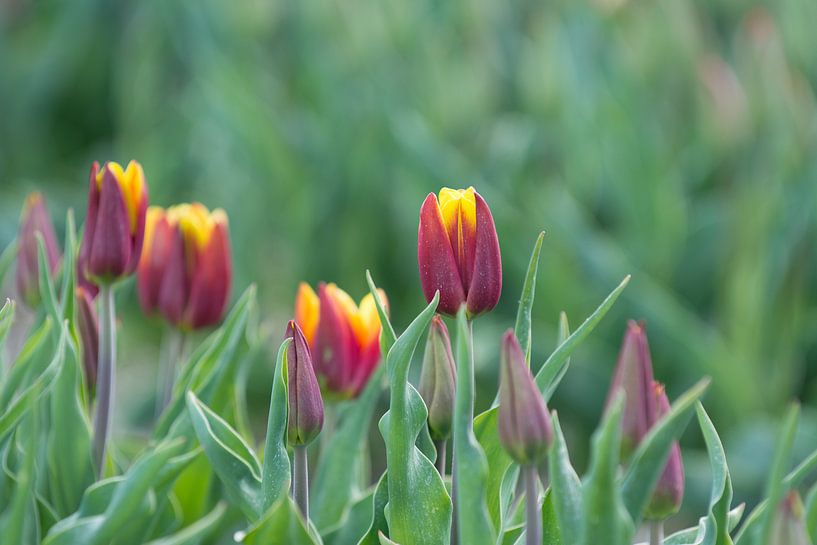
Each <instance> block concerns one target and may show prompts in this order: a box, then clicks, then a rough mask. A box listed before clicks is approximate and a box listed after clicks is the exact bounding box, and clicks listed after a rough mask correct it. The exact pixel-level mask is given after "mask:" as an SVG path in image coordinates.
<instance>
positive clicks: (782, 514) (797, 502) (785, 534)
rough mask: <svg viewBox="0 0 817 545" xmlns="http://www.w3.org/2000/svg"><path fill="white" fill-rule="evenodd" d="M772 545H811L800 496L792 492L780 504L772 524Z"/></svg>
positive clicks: (770, 541)
mask: <svg viewBox="0 0 817 545" xmlns="http://www.w3.org/2000/svg"><path fill="white" fill-rule="evenodd" d="M769 543H770V544H771V545H811V543H812V542H811V539H810V538H809V535H808V529H807V526H806V521H805V509H804V508H803V502H802V500H801V499H800V495H799V494H798V493H797V491H795V490H792V491H791V492H789V493H788V494H787V495H786V497H785V498H784V499H783V501H782V502H780V505H779V506H778V508H777V512H776V513H775V518H774V522H773V523H772V536H771V539H770V540H769Z"/></svg>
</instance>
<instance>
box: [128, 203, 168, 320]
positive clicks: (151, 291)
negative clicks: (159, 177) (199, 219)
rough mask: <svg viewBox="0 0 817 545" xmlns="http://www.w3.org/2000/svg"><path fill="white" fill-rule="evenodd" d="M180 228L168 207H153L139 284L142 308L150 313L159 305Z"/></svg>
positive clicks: (148, 215)
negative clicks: (172, 220)
mask: <svg viewBox="0 0 817 545" xmlns="http://www.w3.org/2000/svg"><path fill="white" fill-rule="evenodd" d="M175 236H176V231H175V229H173V227H171V225H170V223H169V222H168V221H167V218H166V216H165V213H164V210H163V209H161V208H159V207H157V206H152V207H151V208H150V210H148V213H147V223H146V228H145V245H144V248H143V251H142V256H141V257H140V259H139V269H138V271H137V284H138V288H139V304H140V305H141V307H142V311H143V312H145V313H146V314H150V313H152V312H154V311H156V309H157V308H158V307H159V297H160V295H161V289H162V278H163V276H164V272H165V268H166V267H167V264H168V262H169V259H170V251H171V249H172V246H173V241H174V237H175Z"/></svg>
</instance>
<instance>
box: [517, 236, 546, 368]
mask: <svg viewBox="0 0 817 545" xmlns="http://www.w3.org/2000/svg"><path fill="white" fill-rule="evenodd" d="M544 239H545V233H544V231H542V232H541V233H539V236H538V237H536V243H535V244H534V245H533V252H531V256H530V262H529V263H528V272H527V274H525V283H524V284H523V285H522V295H521V296H520V298H519V307H518V309H517V311H516V325H515V326H514V334H515V335H516V338H517V340H518V341H519V346H521V347H522V351H523V352H524V353H525V360H526V361H527V362H528V366H530V354H531V344H532V343H531V321H532V320H531V311H532V309H533V297H534V295H535V292H536V273H537V271H538V270H539V253H540V252H541V251H542V241H543V240H544Z"/></svg>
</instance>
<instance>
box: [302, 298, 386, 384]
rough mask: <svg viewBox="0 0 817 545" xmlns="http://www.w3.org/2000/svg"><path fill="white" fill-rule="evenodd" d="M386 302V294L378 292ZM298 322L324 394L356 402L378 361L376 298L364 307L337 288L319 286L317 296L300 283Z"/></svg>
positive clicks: (378, 338) (378, 335)
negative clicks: (354, 398) (353, 399)
mask: <svg viewBox="0 0 817 545" xmlns="http://www.w3.org/2000/svg"><path fill="white" fill-rule="evenodd" d="M379 293H380V297H381V299H382V300H383V301H384V303H385V302H386V294H385V293H383V291H382V290H380V292H379ZM295 320H296V321H297V322H298V324H299V325H300V326H301V328H302V329H303V332H304V336H305V337H306V339H307V341H308V342H309V344H310V347H311V348H312V356H313V363H314V366H315V373H316V374H317V376H318V380H319V381H320V383H321V386H322V387H323V388H324V390H325V391H326V392H327V393H329V394H333V395H335V396H336V397H340V398H348V397H354V396H356V395H357V394H358V393H360V391H361V390H362V389H363V387H364V386H365V385H366V383H367V382H368V380H369V377H370V376H371V374H372V372H373V371H374V369H375V368H376V367H377V363H378V361H379V360H380V318H379V317H378V315H377V307H376V306H375V302H374V297H372V295H371V294H367V295H366V296H365V297H363V299H361V301H360V304H359V305H358V304H355V302H354V300H353V299H352V298H351V297H350V296H349V294H347V293H346V292H345V291H343V290H342V289H340V288H339V287H337V286H336V285H335V284H324V283H321V284H320V285H319V286H318V293H317V294H316V293H315V291H314V290H313V289H312V288H311V287H309V285H308V284H305V283H302V284H301V285H300V286H299V288H298V295H297V298H296V301H295Z"/></svg>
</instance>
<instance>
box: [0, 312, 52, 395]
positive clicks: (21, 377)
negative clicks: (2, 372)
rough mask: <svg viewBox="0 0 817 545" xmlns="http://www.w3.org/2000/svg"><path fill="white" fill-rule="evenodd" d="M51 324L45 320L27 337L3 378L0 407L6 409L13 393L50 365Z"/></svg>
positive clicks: (34, 378)
mask: <svg viewBox="0 0 817 545" xmlns="http://www.w3.org/2000/svg"><path fill="white" fill-rule="evenodd" d="M52 328H53V322H52V321H51V320H50V319H48V318H46V320H45V321H44V322H43V324H42V325H41V326H40V327H39V328H37V329H36V330H35V331H34V332H33V333H31V335H29V337H28V339H27V340H26V342H25V344H24V345H23V349H22V350H21V351H20V354H19V355H18V356H17V359H16V360H15V362H14V365H13V366H12V367H11V370H10V371H9V373H8V374H7V375H6V377H5V381H4V382H3V388H2V390H0V407H8V405H9V403H11V400H12V399H13V398H14V395H15V393H16V392H17V390H19V389H20V388H21V387H23V388H24V387H26V386H30V385H31V383H32V382H33V381H34V380H36V378H37V377H38V376H39V375H40V373H42V372H43V371H44V370H45V368H46V367H48V365H49V364H50V363H51V361H52V356H53V346H52V342H51V341H52V338H51V330H52Z"/></svg>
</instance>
